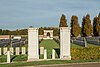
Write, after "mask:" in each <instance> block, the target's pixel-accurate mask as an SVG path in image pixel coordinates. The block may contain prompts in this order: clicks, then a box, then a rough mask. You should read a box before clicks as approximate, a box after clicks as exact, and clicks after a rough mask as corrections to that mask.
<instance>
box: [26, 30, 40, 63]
mask: <svg viewBox="0 0 100 67" xmlns="http://www.w3.org/2000/svg"><path fill="white" fill-rule="evenodd" d="M37 59H39V47H38V28H29V29H28V61H34V60H37Z"/></svg>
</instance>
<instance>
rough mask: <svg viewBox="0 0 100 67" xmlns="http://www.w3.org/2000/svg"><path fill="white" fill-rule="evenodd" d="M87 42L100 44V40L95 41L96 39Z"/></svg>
mask: <svg viewBox="0 0 100 67" xmlns="http://www.w3.org/2000/svg"><path fill="white" fill-rule="evenodd" d="M87 43H90V44H95V45H100V41H95V40H87Z"/></svg>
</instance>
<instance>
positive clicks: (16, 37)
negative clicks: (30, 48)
mask: <svg viewBox="0 0 100 67" xmlns="http://www.w3.org/2000/svg"><path fill="white" fill-rule="evenodd" d="M13 39H21V36H14V37H13Z"/></svg>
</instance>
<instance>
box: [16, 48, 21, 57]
mask: <svg viewBox="0 0 100 67" xmlns="http://www.w3.org/2000/svg"><path fill="white" fill-rule="evenodd" d="M19 54H20V49H19V47H16V55H19Z"/></svg>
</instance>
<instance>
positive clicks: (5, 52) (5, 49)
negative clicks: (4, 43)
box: [3, 47, 7, 55]
mask: <svg viewBox="0 0 100 67" xmlns="http://www.w3.org/2000/svg"><path fill="white" fill-rule="evenodd" d="M3 54H4V55H7V47H4V48H3Z"/></svg>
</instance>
